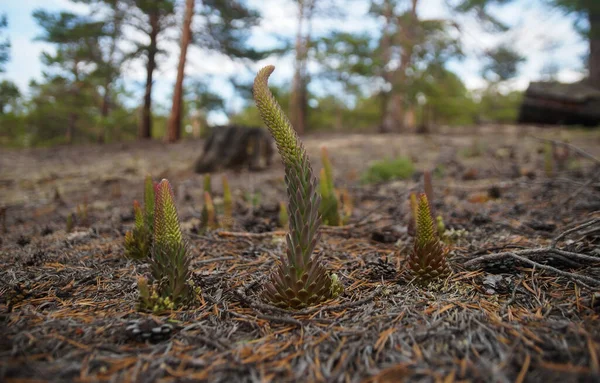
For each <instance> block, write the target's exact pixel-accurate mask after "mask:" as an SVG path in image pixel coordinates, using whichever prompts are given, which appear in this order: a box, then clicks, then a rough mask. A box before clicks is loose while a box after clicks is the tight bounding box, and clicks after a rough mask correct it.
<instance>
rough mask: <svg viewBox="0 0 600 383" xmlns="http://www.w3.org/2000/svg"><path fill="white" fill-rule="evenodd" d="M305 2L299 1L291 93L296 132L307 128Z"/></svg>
mask: <svg viewBox="0 0 600 383" xmlns="http://www.w3.org/2000/svg"><path fill="white" fill-rule="evenodd" d="M305 7H306V5H305V3H304V1H303V0H299V1H298V30H297V31H296V61H295V65H294V78H293V79H292V92H291V94H290V109H289V115H290V122H291V123H292V126H293V127H294V129H296V133H298V134H303V133H304V128H305V122H306V121H305V117H306V107H305V104H304V103H305V102H306V96H304V95H303V94H304V93H305V87H306V84H304V73H303V72H304V65H305V63H304V60H305V54H304V50H305V43H304V36H303V33H302V25H303V22H304V11H305Z"/></svg>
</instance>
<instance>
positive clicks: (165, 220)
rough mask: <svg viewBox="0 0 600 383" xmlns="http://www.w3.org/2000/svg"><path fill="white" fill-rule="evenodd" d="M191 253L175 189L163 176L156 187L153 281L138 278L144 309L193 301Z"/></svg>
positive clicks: (168, 308)
mask: <svg viewBox="0 0 600 383" xmlns="http://www.w3.org/2000/svg"><path fill="white" fill-rule="evenodd" d="M189 266H190V256H189V254H188V249H187V245H186V243H185V242H184V240H183V235H182V233H181V228H180V227H179V218H178V216H177V209H176V208H175V203H174V198H173V190H172V189H171V185H170V184H169V181H167V180H166V179H163V180H162V181H161V182H160V183H159V184H158V186H157V187H156V199H155V210H154V243H153V245H152V256H151V257H150V271H151V274H152V280H153V284H152V286H148V282H147V281H146V280H143V279H142V280H139V281H138V288H139V290H140V308H141V309H143V310H151V311H153V312H155V313H156V312H162V311H165V310H170V309H174V308H176V307H178V306H180V305H184V304H188V303H191V302H192V301H193V299H194V297H195V293H197V291H196V289H195V288H194V286H193V283H191V282H190V277H191V272H190V267H189Z"/></svg>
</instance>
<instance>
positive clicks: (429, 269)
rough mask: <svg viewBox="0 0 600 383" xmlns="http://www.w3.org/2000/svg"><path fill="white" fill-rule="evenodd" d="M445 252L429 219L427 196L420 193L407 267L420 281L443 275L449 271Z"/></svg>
mask: <svg viewBox="0 0 600 383" xmlns="http://www.w3.org/2000/svg"><path fill="white" fill-rule="evenodd" d="M446 254H447V250H446V249H445V248H444V246H443V245H442V243H441V242H440V240H439V238H438V235H437V230H436V228H435V226H434V222H433V220H432V219H431V211H430V208H429V201H428V200H427V196H426V195H425V194H421V195H420V196H419V204H418V207H417V221H416V235H415V245H414V248H413V251H412V253H411V254H410V255H409V257H408V266H409V269H410V271H411V273H412V274H413V275H414V276H415V277H416V279H417V281H418V282H420V283H428V282H430V281H433V280H435V279H438V278H441V277H445V276H447V275H448V274H449V273H450V267H449V266H448V263H447V260H446Z"/></svg>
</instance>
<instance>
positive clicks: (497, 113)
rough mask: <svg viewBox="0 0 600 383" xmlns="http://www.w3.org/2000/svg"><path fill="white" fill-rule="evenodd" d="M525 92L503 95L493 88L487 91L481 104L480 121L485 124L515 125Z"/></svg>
mask: <svg viewBox="0 0 600 383" xmlns="http://www.w3.org/2000/svg"><path fill="white" fill-rule="evenodd" d="M522 100H523V92H521V91H513V92H510V93H508V94H502V93H500V92H498V91H496V90H494V89H492V88H490V89H488V90H486V91H485V92H484V93H483V95H482V97H481V101H480V102H479V112H478V113H479V119H480V120H481V121H483V122H485V121H494V122H498V123H514V122H515V121H517V117H518V116H519V108H520V107H521V103H522Z"/></svg>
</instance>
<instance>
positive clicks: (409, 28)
mask: <svg viewBox="0 0 600 383" xmlns="http://www.w3.org/2000/svg"><path fill="white" fill-rule="evenodd" d="M417 3H418V0H412V8H411V13H410V19H409V20H408V23H407V24H406V25H404V26H403V28H402V31H403V36H402V40H403V41H404V43H403V46H402V54H401V58H400V66H399V67H398V69H396V71H394V73H393V74H392V76H391V77H392V78H391V83H392V90H391V94H390V95H389V97H388V98H387V101H386V104H385V109H384V113H383V119H382V123H381V126H380V129H379V130H380V132H382V133H386V132H393V131H398V130H400V131H401V130H403V129H404V101H405V100H404V93H405V86H406V81H407V76H406V71H407V70H408V68H409V67H410V65H411V64H412V53H413V49H414V44H415V37H416V36H415V33H416V31H415V29H416V26H417V25H416V24H417V22H418V18H417Z"/></svg>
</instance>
